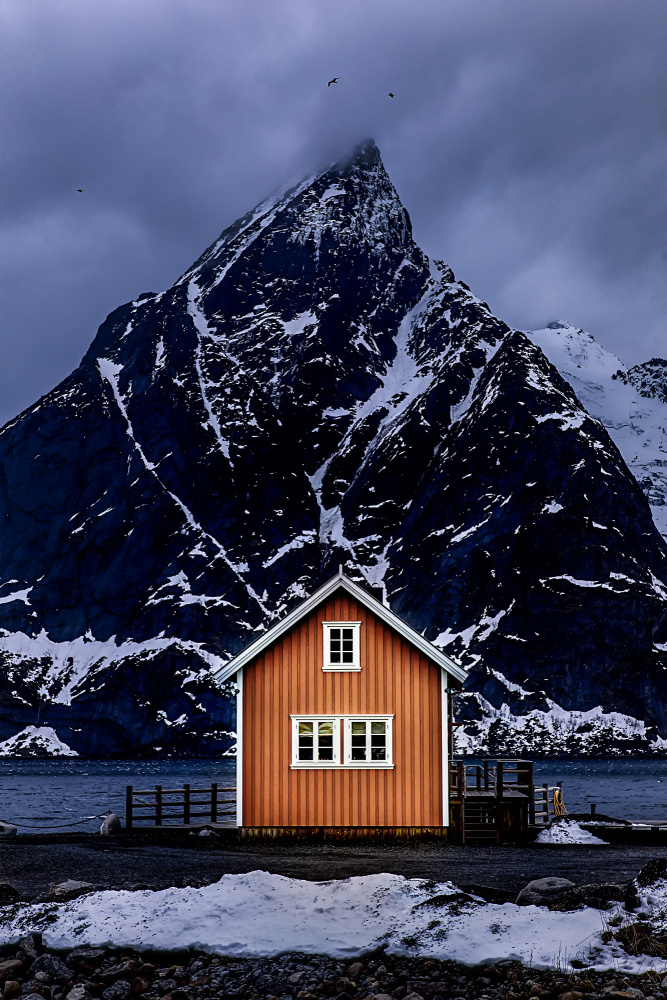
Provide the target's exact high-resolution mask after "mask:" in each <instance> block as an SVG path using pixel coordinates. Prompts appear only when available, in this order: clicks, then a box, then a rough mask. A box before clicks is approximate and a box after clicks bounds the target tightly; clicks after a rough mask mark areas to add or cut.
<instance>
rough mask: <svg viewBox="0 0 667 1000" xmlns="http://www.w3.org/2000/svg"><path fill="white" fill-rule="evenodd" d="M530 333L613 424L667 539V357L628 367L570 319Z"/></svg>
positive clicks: (599, 415) (590, 407)
mask: <svg viewBox="0 0 667 1000" xmlns="http://www.w3.org/2000/svg"><path fill="white" fill-rule="evenodd" d="M528 336H529V337H530V338H531V340H532V341H533V343H535V344H537V345H538V346H539V347H541V348H542V350H543V351H544V353H545V354H546V356H547V357H548V359H549V361H551V363H552V365H554V366H555V367H556V368H557V369H558V371H559V372H560V374H561V375H562V376H563V378H564V379H565V380H566V381H567V382H569V383H570V385H571V386H572V388H573V389H574V391H575V393H576V394H577V397H578V398H579V399H580V400H581V402H582V403H583V405H584V406H585V407H586V409H587V411H588V412H589V413H590V415H591V416H592V417H595V418H596V419H597V420H599V421H600V422H601V423H602V424H603V425H604V427H605V428H606V429H607V431H608V432H609V435H610V437H611V438H612V440H613V442H614V444H615V445H616V447H617V448H618V450H619V451H620V453H621V455H622V456H623V458H624V460H625V462H626V464H627V466H628V468H629V469H630V471H631V472H632V474H633V476H634V477H635V479H636V480H637V482H638V483H639V485H640V486H641V488H642V489H643V491H644V493H645V494H646V497H647V499H648V502H649V504H650V505H651V513H652V514H653V520H654V521H655V524H656V527H657V528H658V530H659V531H660V532H661V534H662V535H663V537H666V538H667V361H663V360H661V359H660V358H653V359H652V360H651V361H646V362H645V363H644V364H641V365H635V366H634V367H633V368H627V367H626V365H624V364H623V363H622V362H621V361H619V359H618V358H617V357H616V356H615V355H614V354H610V353H609V351H605V350H604V348H602V347H601V346H600V345H599V344H598V343H597V342H596V341H595V340H594V338H593V337H592V336H591V334H590V333H585V332H584V331H583V330H580V329H577V328H576V327H572V326H568V325H567V324H565V323H550V324H549V326H548V327H547V328H546V329H544V330H533V331H530V332H529V333H528Z"/></svg>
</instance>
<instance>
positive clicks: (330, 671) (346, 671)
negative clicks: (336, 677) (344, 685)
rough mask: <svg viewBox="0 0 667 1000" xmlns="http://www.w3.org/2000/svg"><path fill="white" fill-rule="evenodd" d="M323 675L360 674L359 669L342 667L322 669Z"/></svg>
mask: <svg viewBox="0 0 667 1000" xmlns="http://www.w3.org/2000/svg"><path fill="white" fill-rule="evenodd" d="M322 670H323V671H324V673H325V674H360V673H361V667H360V666H359V667H354V666H344V667H338V666H334V667H322Z"/></svg>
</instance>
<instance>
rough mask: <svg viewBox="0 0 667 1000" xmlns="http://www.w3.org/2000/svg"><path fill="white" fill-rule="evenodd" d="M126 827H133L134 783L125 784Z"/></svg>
mask: <svg viewBox="0 0 667 1000" xmlns="http://www.w3.org/2000/svg"><path fill="white" fill-rule="evenodd" d="M125 829H126V830H131V829H132V785H126V786H125Z"/></svg>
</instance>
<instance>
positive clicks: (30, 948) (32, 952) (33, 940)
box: [18, 931, 44, 958]
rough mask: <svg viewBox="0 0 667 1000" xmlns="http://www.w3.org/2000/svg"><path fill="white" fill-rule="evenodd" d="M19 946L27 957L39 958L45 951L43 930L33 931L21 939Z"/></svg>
mask: <svg viewBox="0 0 667 1000" xmlns="http://www.w3.org/2000/svg"><path fill="white" fill-rule="evenodd" d="M18 946H19V948H20V949H21V951H22V952H23V954H24V955H25V956H26V957H27V958H39V956H40V955H41V954H42V952H43V951H44V946H43V944H42V932H41V931H32V932H31V933H30V934H26V935H25V937H22V938H21V939H20V940H19V944H18Z"/></svg>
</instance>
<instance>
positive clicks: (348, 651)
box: [341, 628, 354, 663]
mask: <svg viewBox="0 0 667 1000" xmlns="http://www.w3.org/2000/svg"><path fill="white" fill-rule="evenodd" d="M341 631H342V633H343V663H354V629H351V628H344V629H342V630H341Z"/></svg>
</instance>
